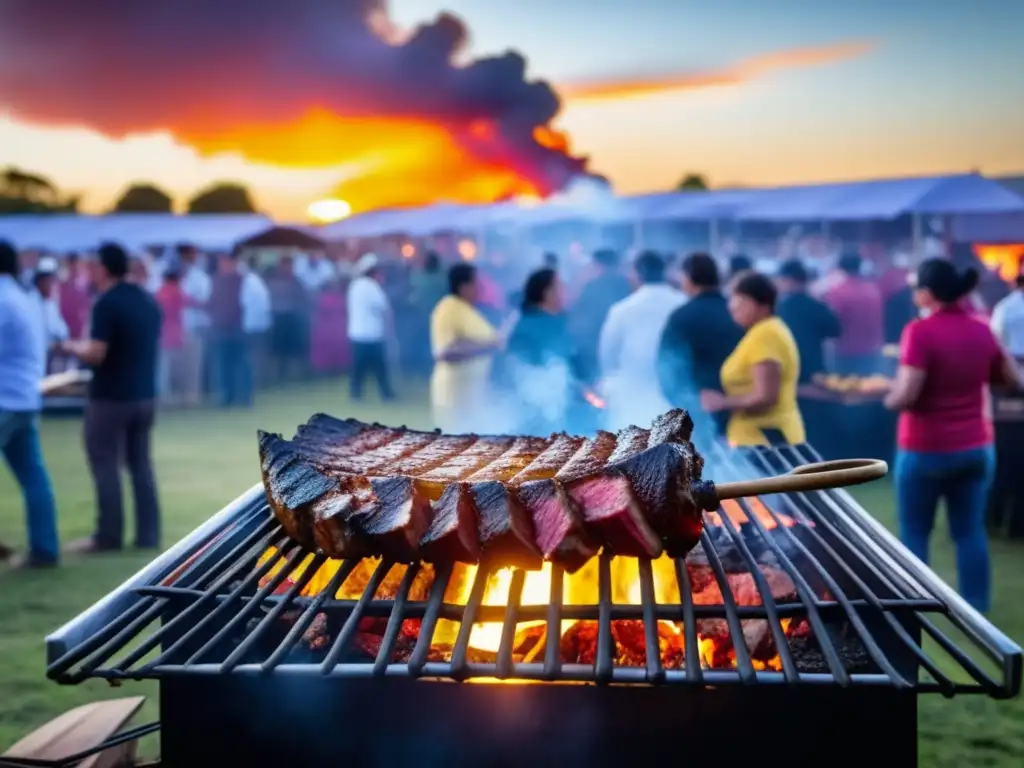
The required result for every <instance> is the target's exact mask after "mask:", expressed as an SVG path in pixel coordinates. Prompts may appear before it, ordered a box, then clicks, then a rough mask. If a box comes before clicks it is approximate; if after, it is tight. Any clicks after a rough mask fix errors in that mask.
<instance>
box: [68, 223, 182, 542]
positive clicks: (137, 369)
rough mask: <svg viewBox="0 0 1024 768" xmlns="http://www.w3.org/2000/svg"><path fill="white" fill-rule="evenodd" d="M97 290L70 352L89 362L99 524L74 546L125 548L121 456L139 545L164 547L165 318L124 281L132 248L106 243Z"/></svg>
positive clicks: (90, 450) (88, 428)
mask: <svg viewBox="0 0 1024 768" xmlns="http://www.w3.org/2000/svg"><path fill="white" fill-rule="evenodd" d="M93 266H94V274H93V282H94V283H95V285H96V288H97V290H98V291H99V292H100V294H101V295H100V297H99V299H98V300H97V301H96V304H95V305H94V306H93V310H92V320H91V323H90V327H91V333H90V338H89V339H87V340H82V341H77V342H69V344H68V345H67V346H68V351H70V352H71V353H72V354H74V355H76V356H78V357H79V358H80V359H81V360H82V362H84V363H85V364H87V365H89V366H91V367H92V372H93V375H92V381H91V382H90V383H89V400H88V404H87V405H86V411H85V449H86V453H87V454H88V458H89V468H90V469H91V470H92V476H93V481H94V482H95V484H96V504H97V507H98V515H97V520H96V531H95V533H94V534H93V535H92V537H90V538H89V539H85V540H83V541H79V542H75V543H74V544H72V545H70V546H69V549H71V550H73V551H78V552H96V551H104V550H115V549H120V548H121V546H122V544H123V536H124V512H123V508H122V502H121V475H120V463H121V457H122V456H123V457H124V459H125V462H126V463H127V465H128V474H129V475H130V477H131V482H132V490H133V493H134V497H135V546H136V547H140V548H147V549H148V548H155V547H158V546H160V508H159V503H158V501H157V494H156V480H155V478H154V476H153V465H152V462H151V461H150V435H151V433H152V430H153V422H154V419H155V415H156V370H157V358H158V354H159V346H160V326H161V323H162V318H161V315H160V308H159V306H158V305H157V303H156V300H155V299H154V298H153V297H152V296H150V294H149V293H148V292H147V291H146V290H145V288H142V287H140V286H138V285H135V284H133V283H130V282H127V281H126V277H127V275H128V266H129V264H128V255H127V254H126V253H125V251H124V249H123V248H121V247H120V246H118V245H114V244H109V243H108V244H105V245H102V246H101V247H100V249H99V258H98V262H97V263H96V264H94V265H93Z"/></svg>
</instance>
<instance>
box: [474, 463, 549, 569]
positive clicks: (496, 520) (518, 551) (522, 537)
mask: <svg viewBox="0 0 1024 768" xmlns="http://www.w3.org/2000/svg"><path fill="white" fill-rule="evenodd" d="M469 487H470V492H471V493H472V496H473V501H474V503H475V505H476V511H477V519H478V527H477V532H478V535H479V537H480V550H481V553H482V555H481V556H482V557H483V559H491V560H492V561H493V562H495V563H500V564H501V565H514V566H516V567H517V568H523V569H525V570H537V569H538V568H540V567H541V565H542V556H541V553H540V550H538V549H537V545H536V544H535V541H536V539H535V538H534V528H533V520H531V519H530V514H529V513H528V512H527V511H526V509H525V508H524V507H523V505H522V504H520V503H519V498H518V497H517V495H516V494H515V492H514V491H512V490H511V489H510V488H509V486H508V485H506V484H505V483H503V482H501V481H500V480H486V481H482V482H475V483H472V484H471V485H470V486H469Z"/></svg>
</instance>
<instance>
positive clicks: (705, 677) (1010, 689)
mask: <svg viewBox="0 0 1024 768" xmlns="http://www.w3.org/2000/svg"><path fill="white" fill-rule="evenodd" d="M818 460H820V457H818V456H817V455H816V454H815V453H814V452H813V450H812V449H810V448H808V447H806V446H798V447H784V448H759V449H751V450H746V449H744V450H729V449H726V448H724V447H722V446H716V447H715V448H714V449H712V453H711V456H709V457H708V464H709V466H713V467H715V469H716V477H717V478H718V479H720V480H726V479H730V480H731V479H743V478H747V477H751V476H758V475H768V474H775V473H777V472H779V471H787V470H789V469H792V468H793V467H794V466H797V465H799V464H803V463H807V462H810V461H818ZM738 503H739V504H740V507H741V508H742V510H743V512H744V513H745V514H746V517H747V520H748V521H749V523H748V524H745V525H744V526H743V528H744V529H745V530H743V531H741V530H740V527H739V526H737V524H736V523H735V522H733V521H732V520H731V519H730V516H729V515H728V514H725V513H723V512H722V511H721V510H719V514H718V518H717V519H718V520H720V521H721V526H720V527H717V526H715V527H712V526H710V525H706V526H705V531H704V533H703V535H702V538H701V544H702V545H703V546H702V548H703V551H704V553H705V554H706V557H707V561H708V564H709V565H710V567H711V570H712V571H713V573H714V576H715V579H716V581H717V582H718V586H719V587H720V589H721V593H722V595H723V603H722V605H716V606H712V605H696V604H695V603H694V599H693V594H692V592H691V585H690V580H689V578H688V576H687V570H686V563H685V561H684V560H683V559H677V560H676V561H675V573H676V578H677V580H678V584H679V590H680V591H679V594H680V601H679V603H678V604H665V603H659V602H657V600H656V590H655V582H654V575H653V571H652V565H651V562H650V561H646V560H639V561H638V563H637V564H638V572H639V580H640V590H641V600H640V604H639V605H624V604H620V603H616V602H613V600H612V575H611V574H612V558H611V557H610V556H608V555H605V554H602V555H600V556H599V564H598V570H599V579H598V600H597V601H596V602H595V603H593V604H589V605H569V604H565V602H564V598H563V589H564V586H563V573H562V571H561V569H560V568H558V567H557V566H556V567H554V568H553V569H552V578H551V591H550V596H549V600H548V602H547V604H545V605H524V604H522V592H523V585H524V580H525V574H524V573H523V572H522V571H519V570H515V571H514V572H513V575H512V580H511V587H510V590H509V596H508V600H507V603H506V604H505V605H503V606H491V605H484V604H483V599H484V596H485V590H486V586H487V579H488V576H489V574H490V572H491V569H490V568H488V566H487V565H486V564H483V565H481V566H480V567H479V568H478V569H477V572H476V574H475V578H474V581H473V583H472V586H471V589H470V593H469V598H468V600H467V602H466V604H465V605H456V604H451V603H446V602H444V595H445V590H446V588H447V586H448V582H449V580H450V578H451V576H452V566H450V565H448V566H441V567H439V568H438V569H437V571H436V574H435V578H434V581H433V584H432V586H431V587H430V592H429V595H428V597H427V599H426V600H425V601H414V600H412V599H410V589H411V587H412V585H413V581H414V579H415V578H416V575H417V573H418V572H419V571H420V569H421V567H422V566H421V565H420V564H418V563H413V564H411V565H410V566H409V567H408V569H407V570H406V571H405V574H404V576H403V577H402V579H401V583H400V585H399V587H398V590H397V593H396V594H395V597H394V599H393V600H381V599H374V598H375V595H376V593H377V590H378V588H379V587H380V585H381V583H382V582H383V581H384V579H385V578H386V577H387V575H388V574H389V573H390V572H391V571H392V569H393V568H395V567H396V565H397V563H395V562H393V561H389V560H386V559H385V560H382V561H380V562H379V564H378V565H377V566H376V568H375V570H374V571H373V574H372V576H371V577H370V578H369V581H368V583H367V584H366V586H365V588H364V590H363V591H362V594H361V596H360V597H359V598H358V599H344V600H343V599H335V598H334V597H333V596H334V595H336V594H337V592H338V590H339V588H340V587H341V586H342V584H343V583H344V581H345V580H346V579H347V578H348V577H349V576H350V575H351V574H352V573H353V571H354V570H355V569H356V567H357V566H358V565H359V563H360V561H358V560H347V561H345V562H344V563H343V564H342V565H341V567H340V568H339V569H338V571H337V572H336V573H335V574H334V576H333V577H332V579H331V581H330V583H329V585H328V586H327V588H326V589H324V590H322V591H321V592H320V593H319V594H318V595H317V596H315V597H303V596H301V595H300V593H301V592H302V590H303V589H304V587H305V586H306V585H307V584H308V583H309V581H310V580H311V579H312V577H313V575H314V574H315V573H316V571H317V569H318V568H319V566H320V565H322V564H323V562H324V558H323V557H322V556H317V557H316V558H315V559H314V561H313V563H312V564H310V565H309V566H308V567H307V568H305V570H304V571H303V572H302V574H301V575H300V576H298V577H297V578H296V580H295V581H294V583H292V584H290V586H288V588H287V590H286V591H284V592H283V593H282V594H274V593H275V592H277V591H278V590H279V588H280V587H281V586H282V584H284V583H285V580H286V578H287V577H288V576H289V575H290V574H291V573H292V572H293V570H294V569H295V568H296V567H297V566H298V565H299V563H300V562H302V560H303V558H304V557H306V555H307V553H306V552H304V551H302V550H301V549H300V548H298V547H297V546H296V545H295V544H294V543H293V542H292V541H291V540H290V539H288V537H287V536H286V535H285V534H284V533H283V531H282V529H281V527H280V526H279V525H278V523H277V522H276V520H274V519H273V517H272V516H271V515H270V514H269V511H268V509H267V507H266V503H265V500H264V499H263V493H262V487H257V488H254V489H252V490H251V491H249V492H248V493H247V494H245V495H244V496H243V497H241V498H240V499H239V500H238V501H236V503H235V504H233V505H232V506H230V507H228V508H227V509H225V510H224V511H222V512H221V513H220V514H219V515H217V516H216V517H215V518H213V519H211V520H210V521H209V522H208V523H207V524H206V525H204V526H202V527H201V528H200V529H198V530H197V531H196V532H195V533H194V534H193V535H192V536H190V537H189V538H188V539H186V540H185V541H183V542H181V543H180V544H179V545H177V546H176V547H174V548H173V549H171V550H169V551H168V552H167V553H165V554H164V555H163V556H161V557H160V558H159V559H158V560H157V561H155V562H154V563H153V564H151V565H150V566H149V567H148V568H147V569H146V570H144V571H143V572H141V573H140V574H138V575H137V576H136V577H134V578H133V579H131V580H130V581H129V582H128V583H126V584H125V585H123V586H122V587H121V588H119V589H118V590H117V591H116V592H114V593H113V594H111V595H110V596H108V597H107V598H105V599H104V600H103V601H101V602H100V603H98V604H97V605H96V606H93V608H91V609H90V610H89V611H87V612H86V613H85V614H83V615H82V616H80V617H78V618H77V619H75V620H73V621H72V622H70V623H69V624H67V625H66V626H64V627H62V628H61V629H60V630H58V631H57V632H56V633H54V634H53V635H51V636H50V637H49V638H47V651H48V658H49V662H50V663H49V667H48V670H47V673H48V675H49V677H51V678H52V679H54V680H56V681H58V682H60V683H65V684H74V683H79V682H81V681H83V680H85V679H88V678H104V679H108V680H122V679H147V678H156V679H160V678H166V677H169V676H180V675H228V674H232V675H312V676H322V677H342V678H373V677H384V676H388V677H392V676H396V677H412V678H416V677H422V678H448V679H454V680H466V679H470V678H498V679H513V678H517V679H528V680H538V681H550V682H591V683H598V684H608V683H632V684H654V685H659V684H673V685H690V686H705V685H714V686H723V685H754V684H767V683H786V684H790V685H794V684H818V685H821V684H825V685H834V686H840V687H846V686H887V687H893V688H896V689H905V690H915V691H918V692H939V693H942V694H944V695H946V696H952V695H954V694H958V693H984V694H988V695H990V696H992V697H995V698H1008V697H1012V696H1014V695H1016V694H1017V693H1018V692H1019V689H1020V682H1021V658H1022V654H1021V649H1020V648H1019V647H1018V646H1017V645H1016V644H1014V643H1013V642H1012V641H1011V640H1010V639H1009V638H1007V637H1006V636H1004V635H1003V634H1002V633H1000V632H999V631H998V630H997V629H996V628H995V627H993V626H992V625H991V624H990V623H989V622H988V621H987V620H985V619H984V618H983V617H982V616H981V615H980V614H978V613H977V612H975V611H974V610H973V609H971V608H970V607H969V606H968V605H967V604H966V603H964V601H963V600H962V599H961V598H960V597H959V596H958V595H956V594H955V592H953V591H952V590H951V589H950V588H949V587H948V586H946V585H945V584H944V583H943V582H942V581H941V580H940V579H938V577H936V576H935V575H934V574H933V573H932V572H931V571H930V570H928V569H927V567H925V566H924V565H923V564H921V563H920V562H919V561H917V560H916V559H915V558H913V556H912V555H910V554H909V553H908V552H907V550H906V549H904V548H903V547H902V545H900V544H899V542H897V541H896V540H895V539H894V538H893V537H892V536H891V535H890V534H889V533H888V532H887V531H886V530H885V529H884V528H883V527H882V526H881V525H880V524H879V523H878V522H877V521H875V520H874V519H873V518H872V517H871V516H870V515H869V514H868V513H867V512H865V511H864V510H863V509H862V508H861V507H860V506H859V505H858V504H857V503H856V502H855V501H854V500H853V498H852V497H851V496H850V495H849V494H847V493H845V492H842V491H839V492H833V491H829V492H822V491H819V492H813V493H803V494H792V495H787V496H773V497H766V500H765V504H764V507H765V509H766V510H767V512H768V514H769V515H770V516H771V517H772V519H773V520H774V522H775V524H776V525H775V526H774V527H771V526H768V525H766V524H765V522H764V521H762V520H761V519H760V518H759V517H758V515H757V514H755V512H754V511H753V510H752V508H751V506H750V504H749V503H748V502H747V501H740V502H738ZM780 513H781V514H782V515H786V516H789V517H790V518H792V519H794V520H796V522H797V524H796V525H795V526H792V527H790V526H789V525H787V524H786V523H785V522H784V521H783V519H782V518H781V517H780ZM723 545H726V546H728V547H729V549H730V551H731V555H732V556H736V555H737V554H738V555H739V556H740V557H741V558H742V559H743V561H744V562H745V564H746V566H747V567H748V569H749V572H750V574H751V575H752V577H753V579H754V581H755V583H756V586H757V588H758V591H759V593H760V596H761V603H762V604H761V605H758V606H741V605H737V602H736V600H735V599H734V597H733V594H732V591H731V589H730V588H729V586H728V584H727V582H726V572H725V568H724V566H723V562H722V557H721V553H720V551H719V550H720V549H721V548H722V547H723ZM270 546H274V547H276V548H277V550H278V552H277V555H276V556H275V557H273V558H271V559H269V560H267V561H266V562H263V563H262V564H260V565H257V563H258V561H259V557H260V555H261V554H263V553H264V552H265V551H266V550H267V548H268V547H270ZM752 547H757V548H759V549H761V550H764V551H769V552H770V553H771V555H773V557H774V560H775V561H776V562H777V563H778V566H779V567H780V568H781V569H782V570H783V571H784V572H785V573H786V574H787V575H788V576H789V577H790V579H792V582H793V584H794V585H795V587H796V592H797V596H798V600H797V601H796V602H785V603H779V602H776V600H775V599H773V597H772V594H771V591H770V589H769V588H768V584H767V583H766V580H765V577H764V575H763V574H762V572H761V570H760V569H759V567H758V565H757V562H756V561H755V556H754V553H753V551H752ZM280 561H284V566H283V567H281V568H279V569H278V570H277V571H276V573H275V572H274V571H273V569H274V568H275V566H276V565H277V564H278V563H279V562H280ZM271 573H273V575H272V576H271V577H270V578H269V579H267V578H266V577H267V576H268V574H271ZM261 581H263V582H264V583H263V585H262V586H260V582H261ZM822 585H823V586H824V587H825V588H826V590H827V594H828V599H824V598H822V597H819V596H818V595H819V594H821V589H820V586H822ZM816 586H817V587H818V589H817V590H816V588H815V587H816ZM295 612H298V618H297V619H295V621H294V623H293V624H292V626H291V628H290V630H289V631H288V632H287V633H286V634H285V636H284V638H283V639H281V640H280V641H277V642H275V643H268V638H269V637H270V636H271V634H272V628H274V627H280V626H281V621H282V619H283V618H284V617H285V616H286V615H294V613H295ZM319 613H325V614H327V615H330V616H333V617H334V618H335V619H336V620H337V621H338V622H339V624H340V630H339V631H338V632H336V633H335V634H334V636H333V638H332V639H331V645H330V647H329V649H328V650H327V652H326V656H324V657H323V658H322V659H320V660H317V661H316V662H315V663H311V662H297V661H295V655H296V654H295V650H296V648H297V646H298V644H299V641H300V639H301V638H302V636H303V634H304V633H305V632H306V630H307V629H308V628H309V627H310V625H311V624H312V623H313V621H314V618H315V616H316V615H317V614H319ZM367 617H377V618H380V617H385V618H386V619H387V625H386V629H385V631H384V635H383V642H382V643H381V646H380V650H379V652H378V654H377V656H376V659H375V660H374V661H373V662H364V663H352V662H351V661H350V660H349V659H348V652H349V649H350V647H351V644H352V641H353V639H354V637H355V635H356V633H357V631H358V628H359V624H360V621H361V620H362V619H363V618H367ZM797 617H800V618H806V620H807V622H808V624H809V626H810V629H811V631H812V634H813V637H814V638H815V640H816V642H817V643H818V645H819V647H820V651H821V655H822V657H823V659H824V661H825V664H826V666H827V669H828V671H827V672H806V671H801V670H800V669H799V668H798V665H797V663H796V661H795V660H794V657H793V654H792V652H791V650H790V646H789V643H788V642H787V638H786V635H785V631H784V629H783V626H782V624H781V620H782V619H786V618H797ZM442 618H443V619H451V620H455V621H458V622H460V625H459V631H458V636H457V639H456V641H455V643H454V645H453V647H452V652H451V658H450V661H445V662H439V661H431V660H429V659H428V652H429V651H430V648H431V643H432V641H433V635H434V631H435V629H436V626H437V623H438V621H439V620H440V619H442ZM708 618H719V619H724V620H725V621H726V622H727V623H728V627H729V630H730V634H731V635H732V637H734V638H742V637H743V628H742V622H744V621H747V620H750V619H761V620H766V621H767V622H768V625H769V629H770V632H771V634H772V637H773V639H774V642H775V646H776V648H777V651H778V655H779V660H780V664H781V670H780V671H769V670H763V669H761V670H759V669H756V668H755V666H754V663H753V660H752V658H751V654H750V652H749V651H748V649H747V647H746V645H745V643H744V642H736V643H734V651H735V656H736V665H735V669H707V668H703V667H702V666H701V665H699V664H696V663H686V664H684V665H683V667H682V668H681V669H666V668H665V666H664V665H663V663H662V659H661V655H660V652H659V650H658V648H659V645H658V627H657V622H658V621H671V622H682V624H683V628H684V639H685V644H686V648H690V649H692V648H696V647H697V645H698V640H697V620H699V619H708ZM407 619H420V620H421V621H422V624H421V628H420V633H419V636H418V640H417V643H416V645H415V648H414V650H413V652H412V654H411V657H410V658H409V659H408V661H407V662H402V663H395V662H392V661H391V659H392V657H393V652H394V650H395V647H396V643H397V641H398V638H399V633H400V631H401V627H402V623H403V621H405V620H407ZM623 619H632V620H639V621H642V622H643V626H644V633H645V647H646V649H647V652H646V664H645V665H644V666H641V667H628V666H620V665H617V664H616V663H615V661H614V654H613V652H614V639H613V635H612V622H613V621H617V620H623ZM563 620H587V621H596V622H598V636H597V655H596V662H595V663H594V664H593V665H583V664H568V663H562V660H561V657H560V652H559V645H558V643H557V642H548V643H547V645H546V648H545V652H544V657H543V660H537V661H536V662H529V663H525V662H518V663H517V662H516V661H515V660H514V658H513V642H514V638H515V634H516V627H517V625H518V624H519V623H521V622H527V621H543V622H546V627H547V637H549V638H557V637H559V636H560V634H561V632H560V627H561V626H562V621H563ZM477 622H500V623H501V625H502V633H501V643H500V647H499V649H498V651H497V656H496V660H495V661H494V662H493V663H473V662H471V661H470V660H469V655H470V654H469V641H470V634H471V631H472V628H473V625H474V624H475V623H477ZM837 624H841V625H843V626H845V627H847V628H848V630H849V632H850V633H851V634H852V635H855V637H856V640H857V641H858V642H859V644H860V645H861V646H862V647H863V650H864V652H865V653H866V655H867V657H868V658H869V659H870V662H871V667H872V670H871V671H870V672H866V673H858V672H850V671H848V670H847V669H846V668H845V667H844V663H843V659H842V658H841V651H840V650H839V649H838V648H837V647H836V644H835V643H834V642H833V640H832V639H830V631H829V627H834V626H836V625H837ZM944 626H945V627H946V628H945V629H944V628H943V627H944ZM950 626H951V627H953V628H954V630H953V631H951V630H950V629H949V627H950ZM953 634H959V635H960V636H961V637H962V638H963V640H961V641H960V642H958V641H957V640H954V639H953V636H952V635H953ZM922 638H927V640H926V641H925V642H922ZM930 648H934V649H938V650H941V652H942V653H943V654H944V655H945V656H946V657H947V659H952V662H953V663H952V665H951V664H950V663H949V662H948V660H947V661H946V662H945V663H941V664H940V662H938V661H937V660H936V658H935V655H934V654H935V651H934V650H932V651H931V652H929V650H928V649H930ZM694 656H696V654H694Z"/></svg>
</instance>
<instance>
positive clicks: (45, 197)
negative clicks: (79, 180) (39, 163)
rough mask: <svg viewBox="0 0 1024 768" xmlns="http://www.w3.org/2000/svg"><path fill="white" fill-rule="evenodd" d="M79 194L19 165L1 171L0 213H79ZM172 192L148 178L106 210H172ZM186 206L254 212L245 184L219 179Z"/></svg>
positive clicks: (130, 187)
mask: <svg viewBox="0 0 1024 768" xmlns="http://www.w3.org/2000/svg"><path fill="white" fill-rule="evenodd" d="M79 202H80V197H79V196H78V195H72V194H68V193H66V192H63V191H62V190H60V189H59V188H58V187H57V185H56V184H54V183H53V182H52V181H51V180H50V179H48V178H46V177H45V176H42V175H40V174H37V173H30V172H28V171H24V170H22V169H20V168H14V167H10V168H6V169H4V170H3V171H0V216H3V215H8V214H17V213H78V206H79ZM173 208H174V201H173V200H172V199H171V196H170V195H168V194H167V193H166V192H164V190H162V189H160V187H158V186H157V185H155V184H152V183H150V182H136V183H134V184H130V185H128V187H126V188H125V190H124V192H122V193H121V195H120V196H119V197H118V198H117V200H116V201H114V204H113V206H112V207H111V208H110V210H109V213H171V212H173ZM185 210H186V211H187V212H188V213H192V214H203V213H222V214H223V213H256V212H257V210H256V206H255V204H254V203H253V198H252V195H251V194H250V192H249V190H248V188H247V187H245V186H244V185H242V184H238V183H235V182H228V181H221V182H216V183H214V184H211V185H210V186H208V187H205V188H204V189H201V190H199V191H198V192H197V193H196V194H195V195H193V196H192V197H190V198H189V200H188V202H187V204H186V206H185Z"/></svg>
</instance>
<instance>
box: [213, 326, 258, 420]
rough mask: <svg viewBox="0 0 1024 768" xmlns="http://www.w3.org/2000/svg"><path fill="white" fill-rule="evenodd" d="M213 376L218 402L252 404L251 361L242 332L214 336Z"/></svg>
mask: <svg viewBox="0 0 1024 768" xmlns="http://www.w3.org/2000/svg"><path fill="white" fill-rule="evenodd" d="M213 347H214V354H215V355H216V358H215V361H214V365H215V374H214V375H215V377H216V380H217V387H218V388H219V389H220V404H221V405H222V406H230V405H244V406H249V405H252V390H253V379H252V363H251V361H250V360H249V345H248V340H247V339H246V337H245V335H244V334H242V333H237V334H226V335H224V336H219V337H215V338H214V342H213Z"/></svg>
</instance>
